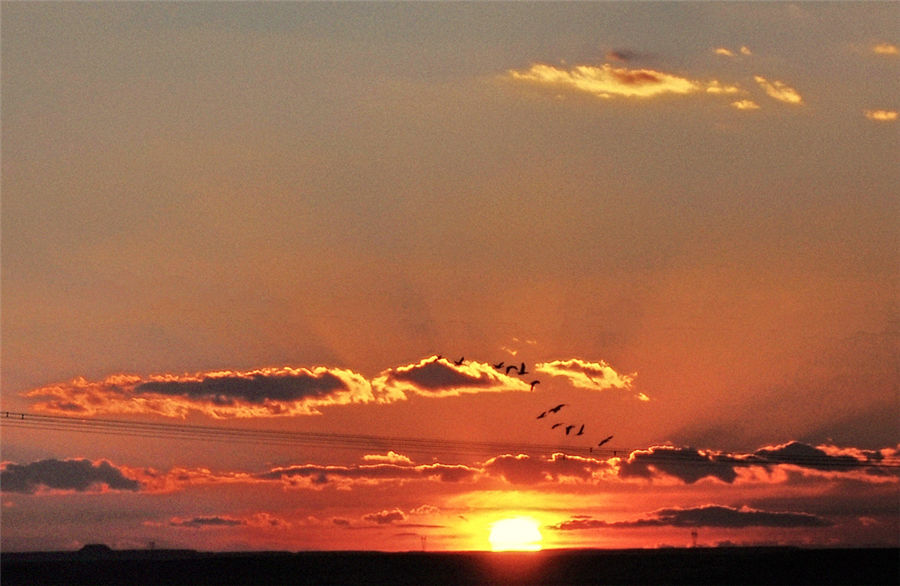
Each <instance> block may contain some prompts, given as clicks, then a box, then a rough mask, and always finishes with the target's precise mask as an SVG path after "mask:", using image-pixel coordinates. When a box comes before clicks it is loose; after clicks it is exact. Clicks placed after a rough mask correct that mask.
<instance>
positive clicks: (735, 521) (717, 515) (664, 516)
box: [551, 505, 832, 531]
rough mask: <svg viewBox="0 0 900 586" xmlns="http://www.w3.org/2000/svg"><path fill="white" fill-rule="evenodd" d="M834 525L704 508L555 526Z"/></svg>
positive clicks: (801, 516) (810, 518) (802, 516)
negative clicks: (626, 519)
mask: <svg viewBox="0 0 900 586" xmlns="http://www.w3.org/2000/svg"><path fill="white" fill-rule="evenodd" d="M830 525H832V523H831V522H830V521H829V520H827V519H824V518H822V517H819V516H816V515H811V514H809V513H796V512H781V511H763V510H759V509H752V508H749V507H740V508H734V507H726V506H721V505H705V506H701V507H691V508H667V509H659V510H657V511H654V512H653V513H651V514H650V515H649V516H647V517H643V518H640V519H634V520H629V521H614V522H607V521H603V520H600V519H594V518H592V517H573V518H572V519H569V520H567V521H563V522H562V523H558V524H556V525H552V526H551V529H556V530H558V531H580V530H586V529H598V528H609V527H620V528H624V527H662V526H669V527H734V528H742V527H827V526H830Z"/></svg>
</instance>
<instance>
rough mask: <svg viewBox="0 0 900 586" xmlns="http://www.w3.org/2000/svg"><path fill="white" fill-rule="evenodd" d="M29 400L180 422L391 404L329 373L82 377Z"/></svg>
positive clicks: (71, 410)
mask: <svg viewBox="0 0 900 586" xmlns="http://www.w3.org/2000/svg"><path fill="white" fill-rule="evenodd" d="M24 396H25V397H30V398H37V399H43V400H42V401H39V402H37V403H36V404H35V405H34V407H35V409H36V410H37V411H42V412H46V413H54V414H62V415H98V414H107V413H145V414H154V415H163V416H166V417H180V418H184V417H186V416H187V415H188V414H189V413H190V412H192V411H193V412H200V413H204V414H206V415H208V416H210V417H214V418H225V417H273V416H279V415H310V414H317V413H319V411H318V408H319V407H323V406H327V405H344V404H349V403H369V402H380V401H385V400H386V399H385V398H384V397H380V396H376V395H375V394H374V393H373V390H372V387H371V385H369V383H368V381H367V380H365V379H364V378H363V377H362V376H361V375H359V374H356V373H354V372H351V371H349V370H345V369H336V368H326V367H315V368H312V369H307V368H289V367H282V368H262V369H257V370H252V371H243V372H242V371H216V372H206V373H196V374H190V375H171V374H165V375H155V376H151V377H149V378H147V379H143V378H142V377H139V376H135V375H127V374H117V375H112V376H109V377H107V378H105V379H103V380H102V381H96V382H92V381H88V380H86V379H84V378H81V377H79V378H76V379H74V380H72V381H71V382H69V383H61V384H54V385H49V386H46V387H41V388H38V389H34V390H31V391H28V392H26V393H24Z"/></svg>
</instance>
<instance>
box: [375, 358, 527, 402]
mask: <svg viewBox="0 0 900 586" xmlns="http://www.w3.org/2000/svg"><path fill="white" fill-rule="evenodd" d="M372 386H373V387H374V388H375V389H377V391H378V393H380V394H382V395H385V396H391V397H396V396H404V397H405V396H406V394H407V393H414V394H416V395H422V396H425V397H456V396H459V395H462V394H469V393H484V392H503V391H528V390H530V387H529V385H528V384H527V383H526V382H525V381H523V380H521V379H518V378H516V377H511V376H506V375H505V374H503V373H501V372H498V371H496V370H495V369H494V368H493V367H492V366H491V365H489V364H485V363H481V362H476V361H471V362H467V363H466V364H463V365H460V366H457V365H455V364H453V363H451V362H449V361H448V360H446V359H443V358H437V357H430V358H425V359H423V360H420V361H419V362H417V363H415V364H409V365H406V366H400V367H397V368H394V369H390V370H387V371H385V372H384V373H382V374H381V375H380V376H379V377H377V378H376V379H375V380H373V381H372Z"/></svg>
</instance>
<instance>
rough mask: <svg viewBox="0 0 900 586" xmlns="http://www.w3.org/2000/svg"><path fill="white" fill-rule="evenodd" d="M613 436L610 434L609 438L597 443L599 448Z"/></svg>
mask: <svg viewBox="0 0 900 586" xmlns="http://www.w3.org/2000/svg"><path fill="white" fill-rule="evenodd" d="M612 438H613V436H609V437H608V438H605V439H604V440H603V441H601V442H600V443H599V444H597V447H598V448H599V447H600V446H602V445H603V444H605V443H606V442H608V441H609V440H611V439H612Z"/></svg>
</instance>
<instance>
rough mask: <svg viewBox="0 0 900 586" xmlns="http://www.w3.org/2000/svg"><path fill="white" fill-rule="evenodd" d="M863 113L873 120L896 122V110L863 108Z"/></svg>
mask: <svg viewBox="0 0 900 586" xmlns="http://www.w3.org/2000/svg"><path fill="white" fill-rule="evenodd" d="M863 115H864V116H865V117H866V118H868V119H869V120H874V121H875V122H896V121H897V111H896V110H863Z"/></svg>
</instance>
